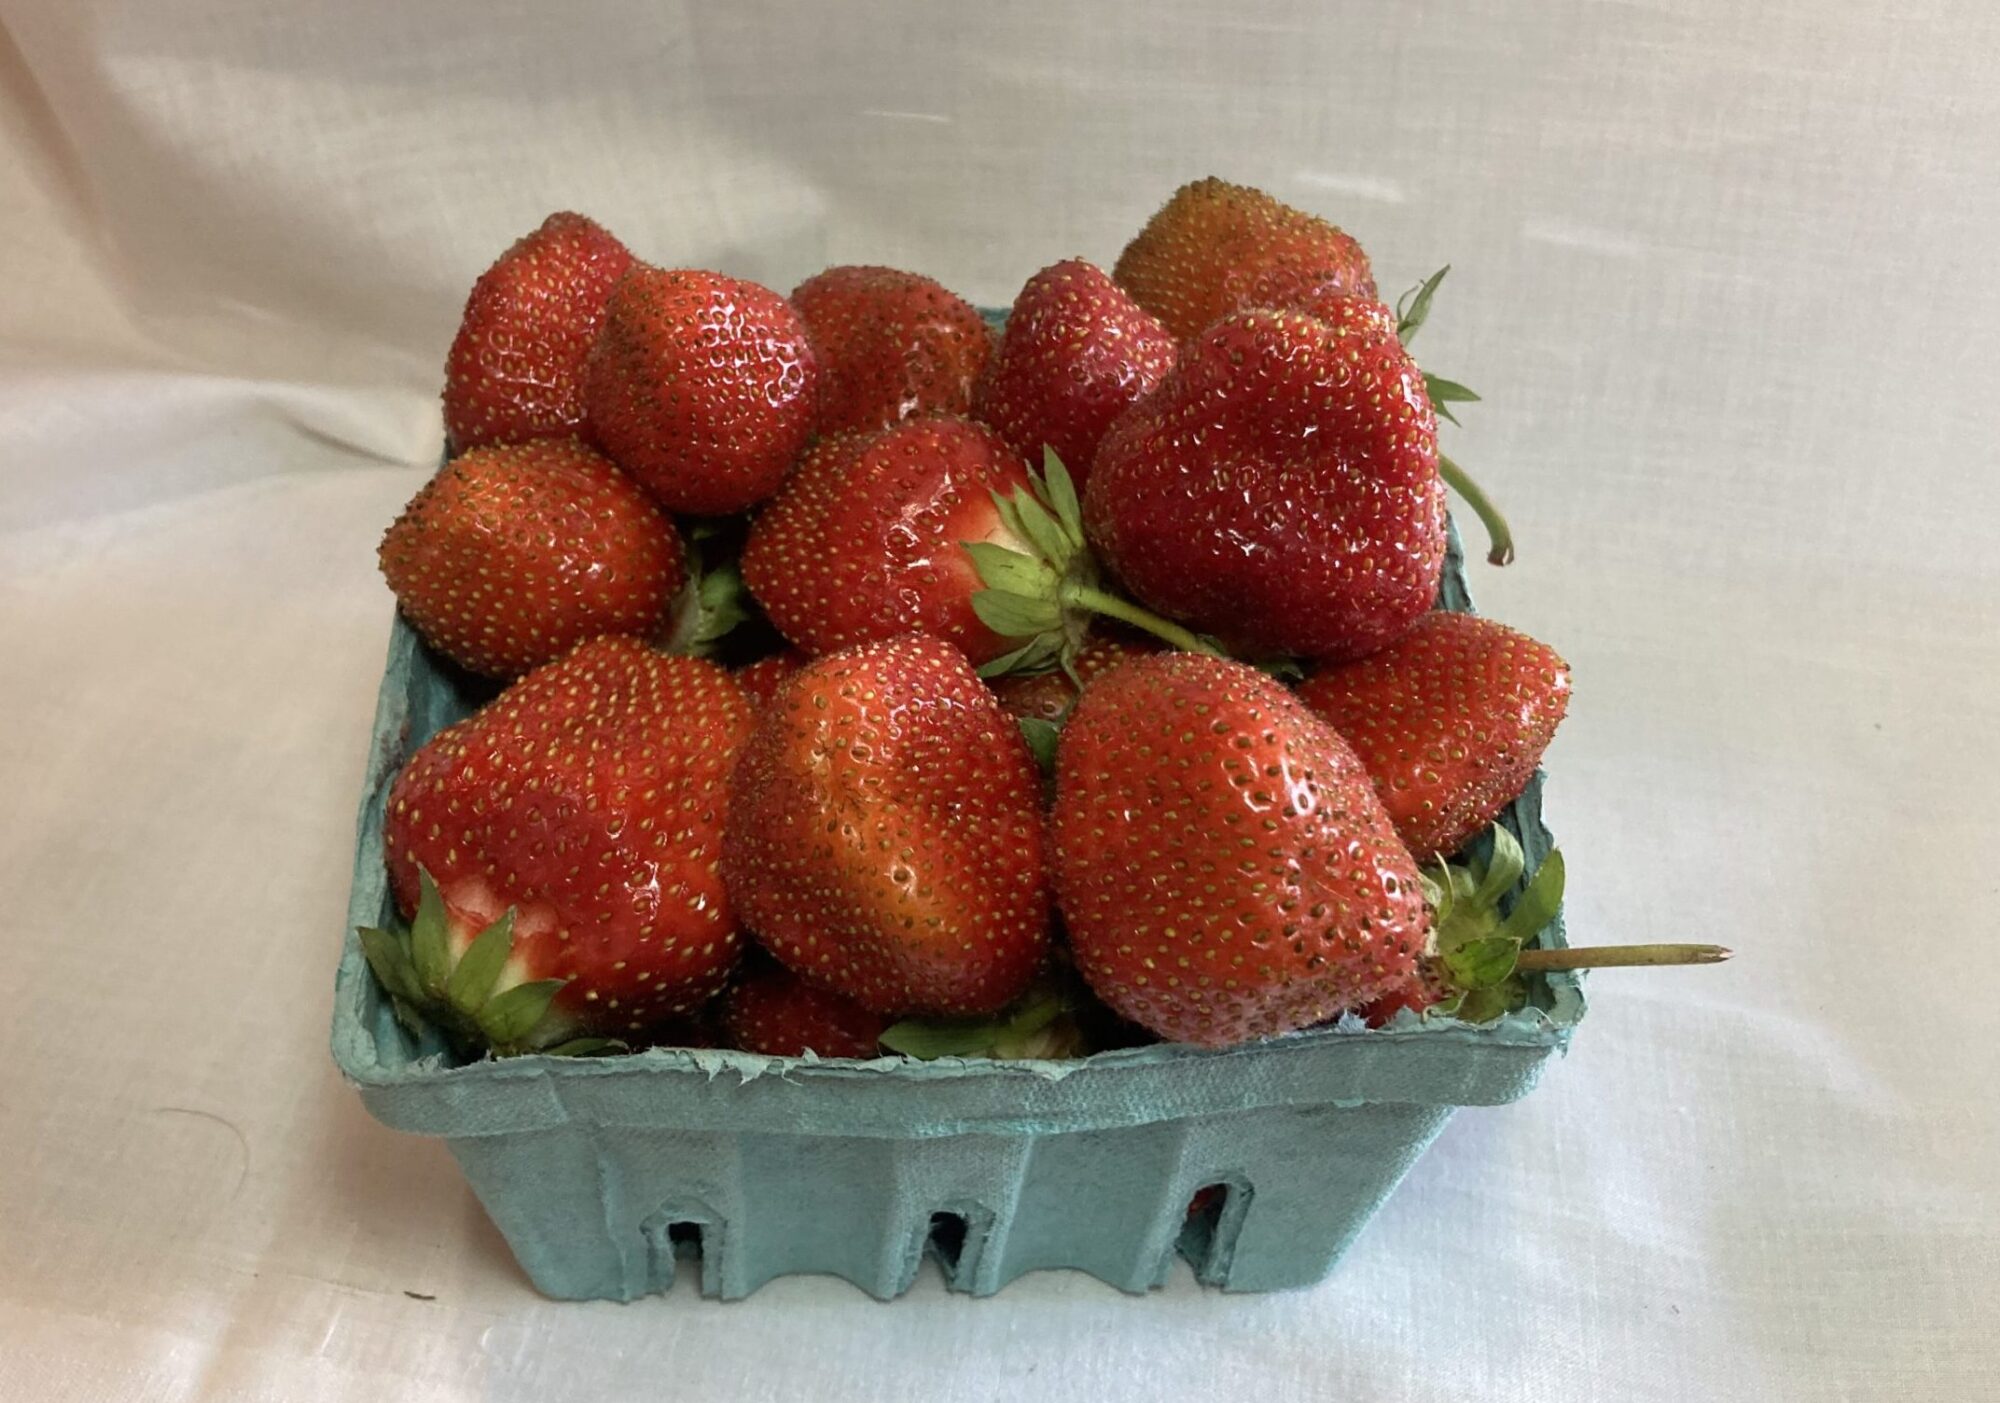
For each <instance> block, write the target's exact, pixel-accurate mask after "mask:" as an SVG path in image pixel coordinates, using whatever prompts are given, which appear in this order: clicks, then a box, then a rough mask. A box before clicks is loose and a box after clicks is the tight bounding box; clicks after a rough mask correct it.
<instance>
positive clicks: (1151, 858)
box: [1054, 653, 1430, 1046]
mask: <svg viewBox="0 0 2000 1403" xmlns="http://www.w3.org/2000/svg"><path fill="white" fill-rule="evenodd" d="M1054 839H1055V850H1056V891H1057V897H1058V901H1059V904H1060V905H1061V908H1062V914H1063V919H1064V921H1065V923H1066V925H1067V927H1068V930H1069V935H1070V946H1071V948H1072V950H1074V952H1075V955H1076V963H1077V968H1078V969H1079V970H1081V971H1082V973H1083V976H1084V978H1085V979H1086V980H1088V981H1089V983H1090V986H1091V988H1092V989H1094V990H1095V991H1096V992H1097V995H1098V997H1099V998H1101V999H1103V1000H1104V1001H1105V1002H1106V1003H1108V1004H1109V1005H1111V1007H1112V1008H1113V1009H1115V1010H1116V1011H1117V1012H1119V1013H1121V1014H1123V1015H1125V1016H1126V1017H1127V1018H1130V1019H1132V1020H1133V1021H1134V1022H1136V1023H1139V1024H1141V1025H1143V1026H1145V1027H1147V1028H1150V1029H1152V1030H1153V1031H1154V1032H1156V1033H1158V1034H1160V1035H1161V1036H1162V1037H1165V1038H1171V1039H1175V1040H1177V1041H1183V1042H1193V1043H1201V1044H1204V1045H1208V1046H1222V1045H1225V1044H1229V1043H1235V1042H1242V1041H1244V1040H1246V1039H1250V1038H1261V1037H1269V1036H1271V1035H1273V1034H1276V1033H1283V1032H1287V1031H1290V1030H1291V1029H1294V1028H1303V1027H1305V1026H1306V1025H1308V1024H1311V1023H1317V1022H1319V1021H1321V1020H1322V1019H1325V1018H1329V1017H1331V1016H1332V1015H1334V1014H1336V1013H1338V1012H1340V1011H1341V1010H1342V1009H1345V1008H1351V1007H1355V1006H1357V1005H1359V1004H1363V1003H1366V1002H1367V1001H1369V1000H1370V999H1373V998H1376V997H1378V996H1379V995H1381V994H1383V993H1386V992H1387V991H1388V990H1390V989H1392V988H1395V987H1396V986H1397V985H1399V984H1401V983H1403V982H1404V981H1406V980H1408V979H1409V977H1410V975H1411V974H1412V973H1413V972H1414V970H1415V969H1416V966H1417V961H1418V960H1419V959H1420V958H1421V957H1422V956H1423V955H1424V953H1425V951H1426V947H1427V943H1428V940H1429V936H1430V921H1429V912H1428V910H1427V908H1426V907H1425V904H1424V893H1423V889H1422V885H1421V883H1420V881H1419V879H1418V876H1417V869H1416V864H1415V863H1414V862H1412V861H1411V859H1410V855H1409V853H1408V852H1407V851H1406V850H1405V849H1404V848H1403V845H1402V844H1401V843H1400V842H1398V841H1397V839H1396V834H1395V830H1394V828H1393V827H1392V826H1391V824H1390V822H1389V816H1388V815H1387V814H1386V813H1384V812H1383V810H1382V805H1381V802H1380V801H1379V800H1378V799H1376V797H1375V791H1374V789H1373V788H1372V787H1371V786H1370V785H1369V783H1368V776H1367V773H1366V772H1365V771H1364V770H1363V769H1362V768H1361V762H1360V761H1358V760H1356V759H1355V758H1354V754H1353V752H1352V751H1350V750H1349V749H1348V748H1347V745H1346V743H1345V742H1344V741H1342V740H1341V739H1340V737H1339V735H1337V734H1336V733H1335V732H1334V730H1333V728H1332V727H1330V726H1328V725H1327V724H1326V723H1325V722H1323V721H1321V720H1320V719H1319V718H1318V717H1316V716H1314V715H1313V714H1312V713H1311V712H1310V711H1308V710H1307V709H1306V708H1305V707H1304V706H1303V705H1302V704H1301V703H1300V702H1299V701H1298V699H1297V698H1296V697H1294V696H1292V694H1291V693H1290V692H1288V691H1286V690H1285V688H1284V687H1283V686H1281V685H1280V684H1279V683H1277V682H1276V681H1274V680H1273V679H1271V678H1270V677H1267V676H1265V675H1264V674H1263V673H1261V672H1258V671H1257V670H1256V669H1254V668H1251V667H1247V666H1245V665H1244V664H1242V663H1235V662H1230V661H1228V660H1226V659H1222V658H1213V657H1206V656H1203V655H1200V654H1194V653H1162V654H1158V655H1156V656H1153V657H1146V658H1138V659H1135V660H1134V661H1131V662H1127V663H1125V664H1123V665H1121V666H1119V667H1116V668H1113V669H1112V670H1111V671H1109V672H1107V673H1105V674H1104V675H1103V676H1101V677H1099V678H1098V679H1097V681H1096V682H1094V683H1092V684H1091V686H1090V687H1089V689H1088V690H1086V691H1085V692H1084V694H1083V696H1082V698H1081V699H1080V700H1079V701H1078V702H1077V705H1076V710H1075V712H1074V713H1072V714H1071V716H1070V719H1069V724H1068V725H1066V726H1065V727H1064V728H1063V733H1062V744H1061V749H1060V751H1059V755H1058V759H1057V766H1056V809H1055V824H1054Z"/></svg>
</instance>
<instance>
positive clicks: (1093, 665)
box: [989, 633, 1160, 725]
mask: <svg viewBox="0 0 2000 1403" xmlns="http://www.w3.org/2000/svg"><path fill="white" fill-rule="evenodd" d="M1159 650H1160V645H1159V644H1157V643H1155V642H1153V641H1152V640H1151V639H1148V638H1128V637H1124V636H1121V635H1119V634H1114V633H1093V634H1091V635H1090V636H1089V637H1088V638H1086V639H1085V640H1084V643H1083V646H1082V647H1081V648H1079V649H1077V652H1076V656H1075V658H1073V659H1072V660H1071V662H1070V666H1069V671H1064V670H1063V669H1062V668H1056V669H1054V670H1053V671H1050V672H1030V673H1019V672H1017V673H1010V674H1009V675H1007V676H1005V677H996V678H994V679H993V680H992V682H991V683H990V684H989V685H991V686H992V688H993V695H994V696H996V697H998V698H999V699H1000V709H1001V710H1002V711H1005V712H1006V713H1007V714H1008V715H1009V716H1013V717H1017V718H1019V719H1021V720H1028V721H1047V722H1049V723H1051V724H1052V725H1061V724H1062V722H1063V719H1064V718H1065V717H1067V716H1068V715H1069V712H1070V708H1071V707H1072V706H1074V705H1076V698H1077V694H1078V692H1079V691H1080V690H1081V689H1082V688H1083V687H1088V686H1089V685H1090V684H1091V683H1092V682H1093V681H1095V680H1096V679H1097V678H1098V676H1099V675H1101V674H1102V673H1105V672H1107V671H1109V670H1110V669H1111V668H1114V667H1116V666H1117V665H1118V664H1119V663H1122V662H1124V661H1126V660H1127V659H1128V658H1136V657H1141V656H1143V655H1145V654H1147V653H1157V652H1158V651H1159ZM1072 674H1074V675H1072ZM1079 684H1080V685H1079Z"/></svg>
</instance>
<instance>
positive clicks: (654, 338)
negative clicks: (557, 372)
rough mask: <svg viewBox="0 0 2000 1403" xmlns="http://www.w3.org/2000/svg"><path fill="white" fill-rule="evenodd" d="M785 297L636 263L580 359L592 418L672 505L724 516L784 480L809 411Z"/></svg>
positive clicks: (801, 346) (806, 356) (801, 345)
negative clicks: (584, 360) (587, 353)
mask: <svg viewBox="0 0 2000 1403" xmlns="http://www.w3.org/2000/svg"><path fill="white" fill-rule="evenodd" d="M818 374H819V373H818V369H817V365H816V362H815V360H814V357H813V351H812V347H811V345H810V344H809V343H808V341H807V340H806V330H805V324H804V323H803V322H801V321H800V320H799V317H798V313H797V312H795V311H793V310H792V305H791V304H790V303H789V302H787V301H786V300H785V299H784V298H782V297H780V296H779V295H778V294H777V293H775V292H773V291H771V289H769V288H767V287H761V286H759V285H758V284H756V283H750V282H743V281H740V280H739V279H736V278H729V277H724V276H723V275H722V274H720V273H707V272H701V271H696V270H688V269H667V268H654V267H651V266H649V265H647V264H643V263H637V264H634V265H633V266H632V268H631V270H630V271H628V272H627V273H626V274H625V276H624V277H623V278H621V279H619V281H618V286H617V287H616V288H614V289H613V290H612V294H611V302H610V305H609V307H608V308H607V309H606V311H605V316H604V325H603V326H602V327H601V328H599V330H598V333H597V341H596V344H594V345H593V346H592V347H591V350H590V357H589V360H588V361H587V363H586V364H585V367H584V383H583V399H584V408H585V410H586V411H587V412H588V414H589V418H590V427H591V429H592V431H593V432H594V433H595V434H596V435H597V439H598V442H600V443H602V444H603V445H604V450H605V451H606V452H607V453H609V454H610V455H611V456H612V457H613V458H615V459H616V460H617V461H618V465H619V466H620V467H622V468H624V469H625V470H626V471H627V472H629V473H631V474H632V475H633V476H634V477H636V478H638V479H639V481H640V482H641V483H642V484H644V486H645V487H646V489H647V490H648V491H650V492H651V493H652V494H653V496H654V497H655V498H657V499H658V500H659V501H660V502H661V503H662V504H663V505H664V506H666V507H667V508H669V509H670V510H672V511H677V512H690V513H693V514H696V515H702V516H709V515H721V514H724V513H728V512H736V511H741V510H743V509H744V508H745V507H748V506H751V505H753V504H755V503H757V502H761V501H762V500H763V499H764V498H766V497H768V496H770V495H771V493H773V492H775V491H776V490H777V488H778V484H779V483H780V482H782V481H784V477H785V474H786V473H787V472H788V471H790V470H791V466H792V463H793V462H794V461H795V460H796V459H797V458H798V456H799V453H800V451H801V450H802V449H804V447H805V445H806V440H807V439H808V438H809V437H810V436H811V434H812V430H813V420H814V417H815V416H816V414H817V413H818V393H819V387H818Z"/></svg>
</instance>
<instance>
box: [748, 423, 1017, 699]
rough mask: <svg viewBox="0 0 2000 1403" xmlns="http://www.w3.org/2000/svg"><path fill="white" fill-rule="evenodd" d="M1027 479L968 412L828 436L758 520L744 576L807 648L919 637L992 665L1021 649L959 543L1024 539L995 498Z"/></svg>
mask: <svg viewBox="0 0 2000 1403" xmlns="http://www.w3.org/2000/svg"><path fill="white" fill-rule="evenodd" d="M1027 482H1028V474H1027V465H1026V464H1025V463H1023V462H1022V461H1021V460H1020V458H1019V457H1018V456H1016V455H1015V453H1014V451H1013V450H1012V449H1010V448H1008V447H1007V445H1006V444H1004V443H1002V442H1001V441H1000V439H999V438H998V436H996V435H995V434H994V433H993V432H992V431H991V430H990V429H986V428H983V427H981V426H980V425H978V424H974V423H972V422H971V421H969V420H966V419H953V418H941V417H940V418H929V419H913V420H911V421H910V422H908V423H906V424H899V425H897V426H895V427H894V428H889V429H881V430H877V431H876V432H875V433H872V434H847V435H842V436H840V437H837V438H831V439H822V440H821V441H820V442H819V443H818V444H816V445H814V447H813V449H812V451H811V452H810V453H808V454H807V455H806V457H805V460H804V461H803V462H801V463H800V464H799V468H798V471H797V472H795V473H794V474H792V477H791V479H790V481H788V482H786V484H785V486H784V488H783V490H781V491H780V492H779V493H778V495H777V496H776V497H775V498H774V499H772V501H771V502H770V504H769V505H767V506H766V507H765V508H764V510H763V511H762V512H760V513H759V514H758V516H757V520H756V522H755V524H754V525H753V526H752V527H751V528H750V539H749V541H748V543H747V544H746V545H745V546H744V548H743V580H744V583H745V584H747V585H748V586H749V587H750V592H751V594H753V595H755V596H756V598H757V602H758V603H759V604H762V605H763V606H764V611H765V612H766V613H767V614H769V615H770V616H771V622H772V623H774V624H776V625H777V627H778V631H779V632H780V633H782V634H784V635H785V637H787V638H789V639H790V640H791V641H792V642H794V643H796V644H797V645H798V646H799V647H801V648H803V649H805V650H806V651H807V652H808V653H827V652H831V651H833V650H834V649H836V648H845V647H848V646H850V645H852V644H856V643H867V642H872V641H874V640H876V639H881V638H894V637H896V636H898V635H900V634H905V633H910V632H913V631H920V632H924V633H931V634H935V635H937V636H938V637H941V638H948V639H950V640H951V641H952V642H954V643H956V644H957V645H958V646H959V647H960V648H961V649H963V650H964V652H965V653H966V654H967V655H968V656H969V657H971V658H972V660H973V661H974V662H985V661H987V660H988V659H990V658H995V657H998V656H999V655H1000V654H1002V653H1005V652H1007V651H1008V649H1009V648H1011V647H1013V646H1015V645H1014V644H1013V643H1010V642H1008V641H1007V640H1006V639H1004V638H1002V637H1000V636H999V635H998V634H996V633H994V632H993V631H992V630H991V629H990V628H988V627H987V626H986V625H985V624H984V623H982V622H981V621H980V619H979V617H978V616H977V615H976V614H975V613H974V612H973V608H972V602H971V601H972V596H973V595H974V594H976V593H978V592H979V590H980V588H981V582H980V579H979V572H978V570H977V568H976V567H975V565H974V563H973V558H972V556H971V555H969V554H968V553H967V552H966V551H965V550H964V548H963V547H962V546H961V545H960V542H964V541H1000V542H1006V543H1011V544H1018V542H1016V538H1015V537H1014V535H1013V533H1011V532H1010V531H1009V530H1008V528H1007V527H1006V525H1005V524H1004V523H1003V522H1002V519H1001V513H1000V509H999V507H998V506H997V505H996V504H995V502H994V500H993V493H994V492H996V491H1003V492H1011V491H1013V490H1014V489H1016V488H1017V487H1025V486H1026V485H1027Z"/></svg>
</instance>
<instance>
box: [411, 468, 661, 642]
mask: <svg viewBox="0 0 2000 1403" xmlns="http://www.w3.org/2000/svg"><path fill="white" fill-rule="evenodd" d="M378 560H379V562H380V564H381V567H382V574H383V576H384V578H386V579H387V580H388V582H389V588H390V589H391V590H392V591H394V593H395V595H396V601H397V603H398V604H399V605H400V606H401V608H402V610H403V614H404V616H405V617H407V618H408V619H409V620H410V622H411V623H412V624H413V625H415V627H416V629H417V631H418V632H419V633H421V634H422V635H423V636H424V638H425V640H426V641H427V642H429V643H430V645H431V646H432V647H434V648H436V649H437V650H438V651H439V652H441V653H443V654H444V655H445V656H447V657H449V658H451V659H452V660H453V661H454V662H457V663H459V664H460V665H461V666H464V667H467V668H470V669H471V670H472V671H474V672H478V673H483V674H485V675H486V676H488V677H501V678H507V677H517V676H519V675H520V674H521V673H523V672H526V671H528V669H530V668H533V667H539V666H540V665H541V664H543V663H546V662H551V661H553V660H554V659H556V658H559V657H561V656H562V655H563V654H564V653H567V652H568V651H569V650H570V649H572V648H574V647H575V646H576V645H577V644H579V643H581V642H583V641H584V640H586V639H589V638H595V637H597V636H598V635H600V634H607V633H629V634H646V633H649V632H651V631H652V630H653V629H654V628H655V627H657V626H658V624H659V622H660V620H661V619H662V618H663V617H664V616H665V614H666V612H667V609H668V606H669V605H670V604H671V603H672V601H673V598H674V596H675V594H676V593H678V592H679V590H680V588H681V586H682V585H683V584H685V583H686V580H687V566H686V562H685V560H684V558H683V552H682V547H681V541H680V537H679V535H678V534H677V533H676V532H675V531H674V527H673V523H672V522H671V521H670V520H669V519H668V518H667V517H666V515H665V514H664V513H662V512H661V511H660V509H659V508H658V507H657V506H655V505H654V504H653V502H652V500H651V499H650V498H648V497H647V495H646V494H645V492H643V491H641V490H640V488H639V486H638V485H637V484H636V483H634V482H633V481H632V480H631V479H630V478H628V477H626V476H625V475H624V474H623V473H621V472H619V471H618V469H617V468H616V467H615V466H613V464H612V463H611V461H610V460H609V459H607V458H605V457H603V456H602V455H600V454H597V453H594V452H592V451H591V450H590V449H588V448H586V447H584V446H583V445H582V444H581V443H579V442H577V441H576V440H575V439H537V440H534V441H532V442H528V443H521V444H509V445H498V446H492V447H486V448H475V449H472V450H471V451H469V452H467V453H463V454H460V455H459V456H458V457H457V458H454V459H452V460H451V461H450V462H449V463H447V464H446V465H445V466H444V467H443V468H442V469H441V470H440V471H439V472H438V474H437V475H436V476H435V477H433V478H432V479H431V480H430V481H429V482H427V483H425V484H424V486H423V488H422V489H421V490H420V491H418V493H417V495H416V496H415V497H413V498H412V499H411V500H410V503H409V505H408V506H406V507H404V508H403V513H402V515H401V516H399V517H397V518H396V521H395V523H394V524H393V525H391V526H390V527H389V529H388V531H387V533H385V534H384V536H383V537H382V545H381V549H380V550H379V552H378Z"/></svg>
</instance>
